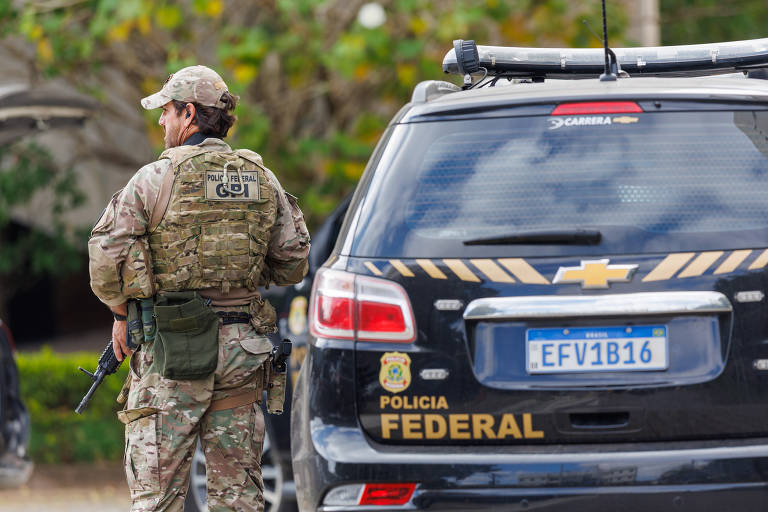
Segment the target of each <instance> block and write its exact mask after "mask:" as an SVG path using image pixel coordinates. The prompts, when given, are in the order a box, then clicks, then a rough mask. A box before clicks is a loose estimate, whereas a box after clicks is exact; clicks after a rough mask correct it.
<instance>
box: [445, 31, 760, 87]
mask: <svg viewBox="0 0 768 512" xmlns="http://www.w3.org/2000/svg"><path fill="white" fill-rule="evenodd" d="M456 48H458V49H459V52H458V53H459V55H460V59H459V60H457V59H456V53H457V51H456ZM613 51H614V52H615V53H616V57H617V60H618V63H619V68H620V69H621V71H623V72H626V73H628V74H630V75H632V74H637V75H643V76H702V75H711V74H721V73H730V72H734V71H746V70H749V69H754V68H765V67H768V38H764V39H750V40H746V41H730V42H723V43H708V44H692V45H681V46H651V47H639V48H613ZM604 69H605V53H604V50H603V48H522V47H506V46H477V45H476V44H475V42H474V41H471V40H466V41H465V40H461V39H459V40H457V41H455V42H454V49H452V50H450V51H449V52H448V53H447V54H446V55H445V58H444V59H443V71H444V72H445V73H453V74H460V75H464V76H465V77H466V75H468V74H471V73H476V72H479V71H485V74H486V76H505V77H513V78H533V79H545V78H592V77H594V78H597V77H598V76H600V74H601V73H603V71H604Z"/></svg>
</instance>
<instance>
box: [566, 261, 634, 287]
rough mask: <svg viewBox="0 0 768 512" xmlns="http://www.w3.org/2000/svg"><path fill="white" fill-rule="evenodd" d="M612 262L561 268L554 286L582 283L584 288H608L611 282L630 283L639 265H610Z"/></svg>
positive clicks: (588, 262)
mask: <svg viewBox="0 0 768 512" xmlns="http://www.w3.org/2000/svg"><path fill="white" fill-rule="evenodd" d="M609 261H610V260H608V259H604V260H582V261H581V265H580V266H578V267H560V268H559V269H558V271H557V274H556V275H555V279H554V280H552V283H554V284H571V283H574V284H575V283H581V287H582V288H608V285H609V283H610V282H616V283H628V282H629V281H631V280H632V274H634V273H635V270H637V265H609V264H608V262H609Z"/></svg>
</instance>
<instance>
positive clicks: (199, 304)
mask: <svg viewBox="0 0 768 512" xmlns="http://www.w3.org/2000/svg"><path fill="white" fill-rule="evenodd" d="M155 318H156V320H157V333H156V335H155V365H157V368H158V369H159V370H160V374H161V375H162V376H163V377H165V378H167V379H173V380H195V379H203V378H205V377H208V376H209V375H210V374H211V373H213V372H214V370H216V365H217V364H218V359H219V342H218V338H219V317H218V316H217V315H216V313H214V311H213V310H212V309H211V308H209V307H208V306H207V305H206V303H205V301H204V300H203V299H202V298H201V297H200V295H198V294H197V292H166V293H162V294H159V295H158V296H157V300H156V302H155Z"/></svg>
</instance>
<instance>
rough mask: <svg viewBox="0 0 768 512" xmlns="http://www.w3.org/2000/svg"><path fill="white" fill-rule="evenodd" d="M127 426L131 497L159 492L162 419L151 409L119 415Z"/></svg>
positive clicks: (136, 410) (128, 477)
mask: <svg viewBox="0 0 768 512" xmlns="http://www.w3.org/2000/svg"><path fill="white" fill-rule="evenodd" d="M120 412H121V413H123V414H122V415H121V418H120V419H121V421H122V420H123V419H126V420H129V421H127V422H126V425H125V458H124V463H125V476H126V479H127V481H128V488H129V489H130V490H131V495H132V496H134V497H136V495H137V494H145V493H147V492H160V489H161V487H160V465H159V450H160V443H161V441H162V439H161V438H162V435H161V430H160V429H161V425H160V423H161V419H160V415H159V414H158V413H157V410H156V409H154V411H153V410H152V408H150V407H144V408H142V409H127V410H125V411H120Z"/></svg>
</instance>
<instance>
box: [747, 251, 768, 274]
mask: <svg viewBox="0 0 768 512" xmlns="http://www.w3.org/2000/svg"><path fill="white" fill-rule="evenodd" d="M766 265H768V249H766V250H764V251H763V253H762V254H761V255H760V256H758V257H757V259H755V261H753V262H752V264H751V265H750V266H749V270H758V269H761V268H763V267H765V266H766Z"/></svg>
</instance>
